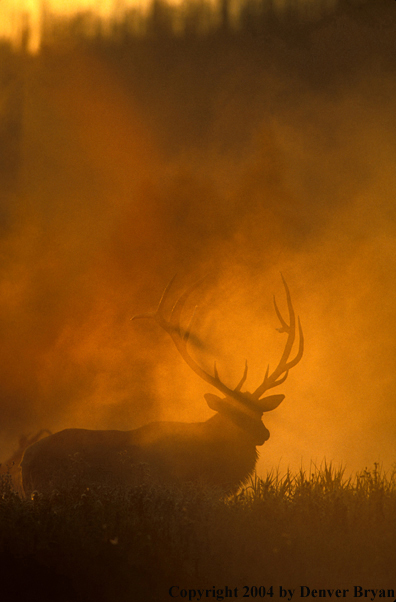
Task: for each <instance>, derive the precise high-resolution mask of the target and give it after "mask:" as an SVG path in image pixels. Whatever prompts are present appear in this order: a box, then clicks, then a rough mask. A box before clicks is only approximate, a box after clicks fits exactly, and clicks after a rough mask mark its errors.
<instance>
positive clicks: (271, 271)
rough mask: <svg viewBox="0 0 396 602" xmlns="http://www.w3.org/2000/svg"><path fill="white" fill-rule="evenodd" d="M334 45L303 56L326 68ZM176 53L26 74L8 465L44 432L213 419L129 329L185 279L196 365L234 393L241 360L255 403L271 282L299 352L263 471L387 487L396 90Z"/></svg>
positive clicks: (170, 360) (163, 357)
mask: <svg viewBox="0 0 396 602" xmlns="http://www.w3.org/2000/svg"><path fill="white" fill-rule="evenodd" d="M326 35H328V38H326ZM355 35H356V36H357V37H358V35H360V32H359V31H356V32H355ZM326 40H327V42H326ZM330 40H331V31H327V32H326V31H322V32H320V33H318V34H317V36H316V37H313V41H312V43H313V44H314V45H316V46H315V48H316V49H317V52H322V53H325V52H326V49H325V48H324V45H325V44H326V43H328V44H329V45H330V46H329V48H330V49H331V42H330ZM153 52H154V51H153ZM168 52H169V54H168V55H167V54H166V53H162V55H161V57H159V56H158V55H156V56H152V55H150V54H149V52H148V53H147V56H146V57H145V60H143V59H142V60H141V63H139V64H134V63H128V59H125V58H124V59H122V60H123V61H124V62H122V60H121V59H120V61H119V62H117V61H118V59H117V56H116V55H114V56H113V55H109V56H107V57H105V59H101V58H99V56H98V55H95V53H93V52H89V51H86V52H83V51H77V50H74V51H71V50H69V51H65V50H61V49H59V51H58V52H56V51H55V50H54V51H53V52H52V53H49V54H47V55H45V56H44V55H43V56H39V55H38V56H37V57H35V58H34V60H32V61H30V62H29V64H28V66H27V67H26V83H25V101H24V102H25V104H24V117H23V120H24V121H23V124H24V127H23V137H22V141H21V144H22V156H23V162H22V167H21V172H20V179H19V181H18V188H17V192H16V193H15V194H14V195H13V196H12V198H11V197H10V200H9V202H8V205H7V206H6V208H5V211H4V216H3V218H4V219H3V229H2V237H1V243H0V245H1V246H0V249H1V254H2V257H3V260H2V265H3V268H2V278H1V281H0V322H1V328H2V332H3V338H2V347H1V352H0V353H1V356H2V357H1V362H0V366H1V368H0V370H1V386H2V395H1V406H2V416H3V420H2V428H3V435H2V436H3V449H2V450H1V451H2V455H3V457H5V456H6V455H7V453H9V451H10V450H11V449H12V447H13V446H14V445H15V441H16V439H17V438H18V436H19V435H20V434H22V433H28V432H34V431H35V430H39V429H41V428H49V429H51V430H58V429H61V428H64V427H84V428H118V429H132V428H134V427H137V426H139V425H141V424H144V423H145V422H148V421H150V420H158V419H167V420H183V421H194V420H204V419H206V418H207V417H209V416H210V415H211V411H210V410H209V408H208V407H207V406H206V403H205V401H204V399H203V393H205V392H207V391H208V386H207V385H205V383H203V382H200V381H199V380H198V378H197V376H196V375H194V374H193V373H192V372H191V371H190V370H189V368H188V367H187V366H186V365H185V364H184V363H183V361H182V360H181V359H180V358H179V357H178V354H177V351H176V349H175V348H174V346H173V344H172V342H171V340H170V339H169V338H167V335H166V334H165V333H163V332H161V331H160V330H159V329H158V327H157V326H156V325H155V324H154V323H153V324H151V323H149V322H144V323H143V322H139V323H135V322H131V321H130V318H131V317H132V316H133V315H134V314H135V313H140V312H142V311H147V310H150V309H155V307H156V304H157V302H158V299H159V297H160V295H161V292H162V289H163V287H164V286H165V285H166V283H167V282H168V280H169V279H170V277H171V276H172V275H173V274H174V273H176V272H177V273H178V274H179V275H180V276H179V278H178V280H177V281H176V283H175V295H177V292H178V291H179V292H180V290H181V289H182V288H183V287H184V286H185V285H186V284H188V283H190V282H192V281H193V280H194V279H196V278H199V277H200V276H202V275H205V274H207V273H208V274H209V277H208V278H207V280H206V281H205V282H204V283H203V284H202V289H199V290H197V291H196V292H195V293H194V299H193V300H192V302H191V308H190V309H191V310H192V308H193V305H194V304H195V303H196V304H198V313H197V319H196V322H195V337H196V339H195V341H196V348H195V354H196V357H198V358H199V359H200V361H201V362H202V363H203V364H205V366H206V367H207V368H209V367H211V366H212V365H213V360H214V359H216V360H217V364H218V368H219V372H220V375H221V377H222V379H223V380H225V381H226V382H227V384H229V385H230V386H231V385H235V384H236V383H237V382H238V380H239V379H240V377H241V375H242V371H243V366H244V361H245V358H246V359H247V360H248V363H249V378H248V381H247V383H246V387H247V388H248V389H253V388H255V387H257V386H258V384H259V382H260V379H262V377H263V375H264V372H265V369H266V365H267V363H268V362H270V364H271V365H272V366H273V365H274V363H275V362H277V360H278V358H279V353H280V352H281V349H282V345H283V338H282V336H281V335H280V334H278V333H277V332H276V327H277V326H278V321H277V318H276V315H275V312H274V310H273V306H272V294H273V293H276V296H277V300H278V303H279V305H280V306H281V307H282V308H284V291H283V287H282V283H281V279H280V276H279V272H280V271H282V273H283V274H284V275H285V277H286V279H287V282H288V284H289V287H290V290H291V293H292V298H293V302H294V306H295V308H296V312H297V313H298V314H299V315H300V317H301V320H302V325H303V329H304V334H305V339H306V352H305V355H304V358H303V360H302V361H301V363H300V364H299V365H298V366H297V367H296V368H295V369H294V370H293V371H292V372H291V374H290V376H289V378H288V380H287V381H286V383H285V384H284V385H282V386H281V387H280V388H279V391H277V392H282V393H285V394H286V399H285V401H284V402H283V403H282V405H281V406H280V407H279V408H278V409H277V410H275V411H274V412H271V413H269V414H268V416H265V417H264V422H265V424H266V426H267V427H268V428H269V430H270V432H271V438H270V440H269V441H268V442H267V443H266V444H265V445H264V447H263V448H262V451H261V458H262V459H261V461H260V463H259V471H260V472H262V471H264V470H265V469H266V468H270V467H274V466H278V465H280V467H281V469H286V468H287V466H292V467H294V468H296V467H297V468H298V467H299V466H300V463H301V461H303V462H304V463H305V465H307V464H309V462H310V460H311V459H313V460H314V461H317V462H318V463H320V461H321V460H322V459H323V458H324V457H326V459H327V460H328V461H330V460H332V461H335V462H336V463H344V464H346V465H347V468H348V469H356V468H363V467H364V466H366V465H372V463H373V462H374V461H379V462H383V463H384V465H385V466H386V467H389V466H390V465H391V464H392V463H393V462H394V435H395V426H394V425H395V423H396V404H395V399H394V396H395V393H394V390H395V382H394V380H395V376H394V358H395V337H394V330H395V326H396V317H395V309H394V294H395V267H396V266H395V259H396V242H395V236H394V234H395V209H394V190H395V186H396V181H395V180H396V170H395V166H394V157H395V156H396V153H395V150H396V149H395V139H394V135H393V132H394V128H395V125H396V124H395V115H396V112H395V110H394V106H393V105H394V101H393V99H394V98H396V95H395V92H396V90H395V81H394V79H393V78H392V77H390V76H389V77H388V76H387V75H386V74H379V75H378V74H376V72H373V71H370V69H368V68H365V67H364V66H362V65H359V67H358V69H356V71H355V73H354V77H353V79H351V78H349V77H347V76H345V77H343V76H342V75H340V76H339V78H338V79H336V81H335V82H334V84H333V85H329V83H328V82H326V81H322V80H321V79H320V78H319V79H318V81H316V83H315V82H314V81H313V80H315V77H318V75H317V74H315V73H314V74H311V77H312V79H311V80H310V78H309V77H308V76H305V74H304V70H303V68H302V67H301V65H298V68H299V69H300V71H298V69H296V70H295V71H294V73H293V72H292V73H290V71H289V66H288V65H287V64H285V63H284V64H283V65H282V64H279V65H278V66H277V67H276V68H274V67H273V66H270V65H268V64H267V63H266V62H265V61H262V63H259V62H258V61H256V60H255V56H254V54H252V56H248V57H246V54H244V53H242V52H241V53H238V51H237V50H236V51H234V53H233V54H232V55H229V56H228V57H227V58H224V57H223V58H222V59H220V58H217V57H216V55H213V56H212V57H209V58H208V57H206V58H205V56H204V57H203V58H202V61H203V63H204V68H202V65H200V64H199V62H197V63H196V64H195V63H194V60H196V61H198V60H199V59H198V58H196V59H191V57H190V56H189V55H188V53H186V54H185V56H184V58H181V59H180V60H179V62H177V61H174V57H173V55H172V50H171V49H169V51H168ZM329 52H330V50H329ZM219 56H220V55H219ZM294 60H297V61H298V59H296V58H295V57H294ZM125 61H126V62H125ZM161 61H162V62H163V64H161ZM205 61H207V62H206V63H205ZM216 61H218V62H216ZM222 61H223V62H222ZM302 61H303V58H301V62H302ZM164 65H165V67H166V69H165V67H164ZM205 65H206V67H205ZM139 69H141V71H139ZM199 69H202V70H201V71H200V70H199ZM166 70H167V71H166ZM165 72H166V73H167V74H168V75H167V76H165ZM219 73H220V74H221V78H220V77H219ZM169 74H171V75H169ZM197 74H198V75H197ZM186 320H187V321H188V316H186Z"/></svg>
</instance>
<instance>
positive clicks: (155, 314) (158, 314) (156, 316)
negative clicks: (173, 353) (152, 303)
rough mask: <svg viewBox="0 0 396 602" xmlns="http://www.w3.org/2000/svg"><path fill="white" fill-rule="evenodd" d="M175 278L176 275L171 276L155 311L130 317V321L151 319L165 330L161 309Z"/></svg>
mask: <svg viewBox="0 0 396 602" xmlns="http://www.w3.org/2000/svg"><path fill="white" fill-rule="evenodd" d="M175 278H176V274H175V275H174V276H172V278H171V279H170V281H169V282H168V284H167V285H166V287H165V289H164V292H163V293H162V295H161V299H160V301H159V303H158V307H157V309H156V311H149V312H146V313H143V314H137V315H136V316H132V318H131V320H138V319H140V318H152V319H154V320H156V322H158V324H160V326H162V328H164V329H165V330H167V325H168V323H167V321H166V319H165V318H164V316H163V315H162V309H163V306H164V304H165V299H166V297H167V295H168V293H169V290H170V288H171V286H172V284H173V282H174V280H175Z"/></svg>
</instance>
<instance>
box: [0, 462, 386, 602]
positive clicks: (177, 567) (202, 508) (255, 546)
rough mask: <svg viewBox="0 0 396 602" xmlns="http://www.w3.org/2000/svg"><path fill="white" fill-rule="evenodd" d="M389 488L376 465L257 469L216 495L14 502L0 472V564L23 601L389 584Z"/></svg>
mask: <svg viewBox="0 0 396 602" xmlns="http://www.w3.org/2000/svg"><path fill="white" fill-rule="evenodd" d="M395 485H396V473H395V472H394V473H393V474H390V475H385V474H383V473H382V472H381V471H380V470H379V469H378V466H375V467H374V469H373V470H365V471H364V472H362V473H360V474H358V475H356V477H355V478H354V479H346V478H344V474H343V471H342V470H335V469H334V468H332V467H331V466H326V465H324V466H323V467H322V468H320V469H315V470H314V471H313V472H310V473H309V474H308V473H305V472H303V471H301V472H300V473H299V474H297V475H291V474H287V475H286V476H284V477H282V478H281V477H280V476H279V475H275V474H270V475H268V476H267V478H266V479H265V480H261V479H259V478H255V479H254V480H253V481H252V482H251V484H250V485H249V486H248V487H246V488H245V489H244V490H242V491H241V492H240V493H239V494H238V495H236V496H233V497H231V498H229V499H226V500H224V499H221V497H220V496H219V495H218V493H216V492H213V491H207V490H198V489H196V488H192V487H185V488H183V489H164V488H158V487H154V486H150V485H147V486H146V485H142V486H141V487H138V488H135V489H131V490H129V491H91V490H89V489H88V490H86V491H85V492H84V493H83V494H81V493H80V492H78V490H77V489H76V491H75V492H73V491H69V492H63V493H61V492H53V494H52V496H51V497H43V496H41V495H39V494H35V495H34V496H33V499H31V500H24V499H21V498H20V497H19V496H18V495H17V494H16V493H15V492H14V491H13V490H12V488H11V487H10V483H9V480H8V479H7V478H6V477H5V478H3V480H2V492H1V499H0V533H1V548H0V549H1V554H2V559H1V560H2V562H1V566H2V567H3V568H4V567H5V568H6V573H7V576H8V577H11V578H12V580H13V583H14V587H15V588H16V597H15V599H16V600H18V599H23V597H24V595H23V594H24V593H25V589H24V588H26V585H27V583H29V588H28V591H29V599H31V600H35V599H37V600H38V599H40V600H45V599H46V595H47V594H48V599H52V600H95V601H100V600H103V601H113V600H114V601H124V600H125V601H127V600H128V601H129V600H161V601H162V600H171V599H172V598H171V597H170V595H169V593H168V592H169V588H170V587H171V586H173V585H174V586H179V587H180V588H186V589H187V590H188V589H189V588H192V589H193V588H203V587H207V588H213V586H215V587H216V588H224V587H225V586H226V585H227V586H228V587H229V588H232V589H233V590H235V587H238V588H239V589H238V591H239V595H238V598H239V597H242V594H243V591H244V590H243V589H242V588H243V586H249V587H252V586H257V587H259V586H265V587H267V588H269V587H270V586H271V585H272V586H273V587H274V590H273V591H274V594H275V595H274V599H277V598H278V596H277V595H276V594H277V592H278V590H279V586H280V585H282V586H283V587H285V588H286V587H287V588H295V587H297V588H298V587H299V586H301V585H307V586H309V587H310V588H311V589H312V588H314V587H317V588H332V587H333V588H334V587H336V588H338V587H347V588H348V587H353V586H354V585H361V586H363V587H373V588H392V587H393V588H395V589H396V583H395V580H396V576H395V566H396V486H395ZM26 575H28V579H26ZM176 591H177V590H174V592H176ZM216 591H217V590H216ZM253 593H254V590H253ZM21 596H22V597H21ZM35 596H37V597H35ZM267 597H268V596H267ZM179 599H181V598H179ZM212 599H213V596H212ZM219 599H221V597H220V598H219ZM228 599H230V598H228ZM232 599H236V598H232Z"/></svg>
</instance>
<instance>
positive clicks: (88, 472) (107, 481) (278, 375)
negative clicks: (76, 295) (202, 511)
mask: <svg viewBox="0 0 396 602" xmlns="http://www.w3.org/2000/svg"><path fill="white" fill-rule="evenodd" d="M282 280H283V284H284V287H285V291H286V301H287V307H288V313H289V320H288V322H287V321H286V320H285V319H284V318H283V317H282V315H281V313H280V311H279V309H278V306H277V304H276V301H275V297H274V307H275V312H276V314H277V316H278V318H279V321H280V324H281V327H280V328H278V331H279V332H280V333H285V334H286V335H287V340H286V344H285V347H284V350H283V353H282V356H281V358H280V361H279V363H278V365H277V366H276V368H275V369H274V370H273V371H272V372H270V371H269V366H268V367H267V370H266V372H265V376H264V379H263V381H262V383H261V384H260V386H259V387H257V389H256V390H255V391H253V392H252V393H250V392H249V391H244V392H243V391H242V390H241V389H242V386H243V384H244V383H245V381H246V378H247V371H248V367H247V362H246V364H245V369H244V372H243V376H242V378H241V380H240V381H239V383H238V384H237V386H236V387H235V388H234V389H230V388H229V387H228V386H227V385H225V384H224V383H223V382H222V381H221V380H220V378H219V374H218V371H217V367H216V363H215V364H214V370H213V374H211V373H209V372H207V371H206V370H204V369H203V368H202V367H201V366H199V365H198V363H197V362H196V361H195V360H194V359H193V358H192V357H191V355H190V354H189V352H188V350H187V343H188V339H189V336H190V330H191V323H190V326H189V327H188V328H187V329H185V330H184V329H183V328H182V326H181V314H182V310H183V308H184V306H185V303H186V300H187V298H188V297H189V296H190V294H191V292H192V291H193V290H194V289H195V288H196V287H197V286H198V284H199V283H198V284H195V285H194V286H193V287H191V288H190V289H188V290H187V291H185V292H184V293H183V294H182V295H181V296H180V297H179V299H178V300H177V301H176V303H175V305H174V307H173V309H172V311H171V314H170V318H169V319H166V317H165V316H164V305H165V302H166V300H167V298H168V294H169V290H170V287H171V284H172V282H173V280H172V281H171V282H170V283H169V284H168V286H167V287H166V289H165V291H164V293H163V295H162V297H161V300H160V303H159V306H158V309H157V310H156V311H155V312H152V313H147V314H142V315H138V316H134V318H132V319H135V318H151V319H154V320H155V321H156V322H157V323H158V324H159V326H160V327H161V328H163V329H164V330H165V331H166V332H167V333H169V335H170V336H171V338H172V340H173V342H174V344H175V345H176V348H177V350H178V351H179V353H180V355H181V356H182V358H183V359H184V360H185V362H186V363H187V364H188V365H189V366H190V368H191V369H192V370H193V371H194V372H195V373H196V374H197V375H198V376H200V377H201V378H202V379H203V380H204V381H206V382H207V383H209V384H210V385H212V386H213V387H215V388H216V389H217V390H218V391H220V392H221V393H222V395H223V396H222V397H219V396H217V395H214V394H213V393H207V394H205V396H204V397H205V399H206V402H207V404H208V406H209V407H210V408H211V409H212V410H213V411H214V412H216V413H215V415H214V416H212V417H211V418H209V419H208V420H206V422H196V423H183V422H150V423H149V424H146V425H145V426H142V427H140V428H137V429H135V430H132V431H116V430H85V429H66V430H63V431H60V432H58V433H55V434H54V435H51V436H49V437H46V438H45V439H41V440H40V441H38V442H37V443H34V444H33V445H32V446H30V447H29V448H27V449H26V451H25V454H24V457H23V460H22V482H23V488H24V491H25V494H26V495H28V496H30V495H31V494H32V492H33V491H34V490H37V491H40V492H42V493H47V494H48V493H51V491H52V490H53V489H61V488H65V487H71V486H72V485H73V484H74V485H75V484H76V480H77V481H78V483H79V484H80V486H85V487H87V486H92V485H94V484H96V485H100V486H103V485H105V486H111V487H116V486H123V487H125V486H132V485H135V484H138V483H139V482H141V480H142V478H143V475H142V466H143V467H146V469H147V471H148V473H149V476H150V479H152V480H154V481H159V482H162V483H184V482H194V483H202V484H204V485H209V486H215V487H219V488H221V489H223V490H225V491H227V492H232V491H235V490H237V489H238V487H239V486H240V485H241V484H243V483H244V482H245V481H246V480H247V478H248V477H249V475H251V474H252V472H253V470H254V468H255V465H256V461H257V458H258V452H257V450H256V446H260V445H263V443H264V442H265V441H267V439H268V438H269V431H268V430H267V429H266V427H265V426H264V424H263V422H262V420H261V418H262V415H263V413H264V412H269V411H271V410H273V409H275V408H276V407H277V406H278V405H279V404H280V403H281V402H282V401H283V399H284V395H269V396H266V397H264V394H265V393H266V392H267V391H269V390H270V389H272V388H274V387H277V386H278V385H280V384H282V383H283V382H284V381H285V380H286V378H287V376H288V374H289V370H290V369H291V368H293V367H294V366H295V365H296V364H297V363H298V362H299V361H300V359H301V357H302V355H303V347H304V338H303V333H302V329H301V324H300V320H299V319H297V324H298V339H299V343H298V350H297V353H296V355H295V357H294V358H293V359H289V358H290V355H291V352H292V348H293V346H294V342H295V338H296V317H295V313H294V310H293V305H292V301H291V297H290V292H289V289H288V286H287V284H286V282H285V280H284V278H283V276H282Z"/></svg>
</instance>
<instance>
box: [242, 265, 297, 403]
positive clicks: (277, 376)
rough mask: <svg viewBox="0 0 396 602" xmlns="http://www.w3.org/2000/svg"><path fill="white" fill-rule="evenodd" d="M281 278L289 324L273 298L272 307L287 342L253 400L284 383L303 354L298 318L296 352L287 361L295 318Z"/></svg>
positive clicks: (294, 332) (284, 282)
mask: <svg viewBox="0 0 396 602" xmlns="http://www.w3.org/2000/svg"><path fill="white" fill-rule="evenodd" d="M281 277H282V281H283V285H284V287H285V291H286V302H287V309H288V312H289V324H288V323H287V322H286V320H285V319H284V318H283V316H282V314H281V313H280V311H279V308H278V306H277V303H276V300H275V297H274V307H275V312H276V315H277V316H278V319H279V321H280V323H281V328H278V329H277V330H278V331H279V332H285V333H287V335H288V336H287V341H286V345H285V348H284V350H283V353H282V356H281V359H280V360H279V363H278V365H277V367H276V368H275V370H274V371H273V372H272V373H271V374H269V367H267V371H266V373H265V376H264V380H263V382H262V383H261V385H260V386H259V387H258V388H257V389H256V390H255V391H254V393H253V394H252V395H253V397H254V399H256V400H259V399H260V398H261V396H262V395H263V394H264V393H265V391H268V389H272V388H273V387H276V386H278V385H280V384H282V383H283V382H285V380H286V378H287V377H288V374H289V370H290V369H291V368H293V366H295V365H296V364H297V363H298V362H299V361H300V359H301V358H302V355H303V352H304V336H303V332H302V328H301V322H300V318H298V334H299V347H298V352H297V355H296V356H295V358H294V359H292V360H290V361H288V360H289V356H290V353H291V351H292V348H293V345H294V341H295V335H296V316H295V313H294V309H293V304H292V301H291V295H290V291H289V287H288V286H287V283H286V280H285V279H284V277H283V274H282V273H281Z"/></svg>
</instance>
